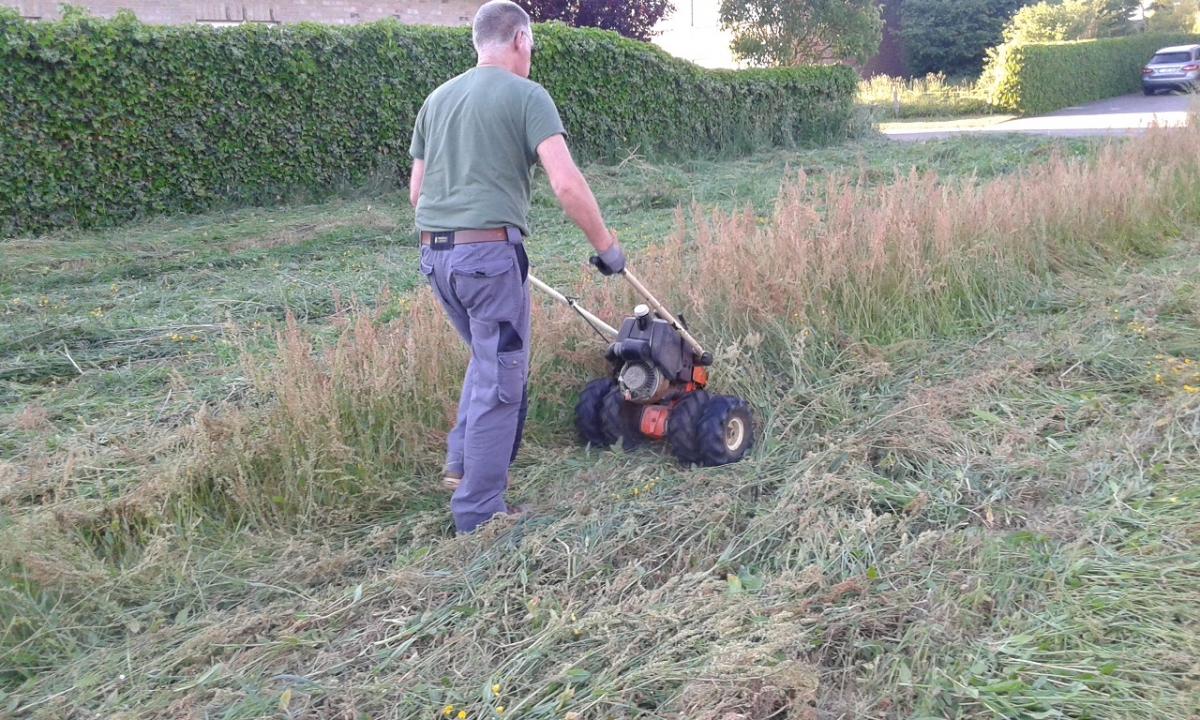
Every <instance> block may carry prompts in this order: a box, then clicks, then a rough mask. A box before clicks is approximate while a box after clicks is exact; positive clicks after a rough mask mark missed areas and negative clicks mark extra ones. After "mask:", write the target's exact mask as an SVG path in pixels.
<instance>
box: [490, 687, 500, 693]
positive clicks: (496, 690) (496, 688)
mask: <svg viewBox="0 0 1200 720" xmlns="http://www.w3.org/2000/svg"><path fill="white" fill-rule="evenodd" d="M492 692H494V693H496V694H497V695H499V694H500V686H499V685H493V686H492Z"/></svg>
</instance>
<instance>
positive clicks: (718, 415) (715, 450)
mask: <svg viewBox="0 0 1200 720" xmlns="http://www.w3.org/2000/svg"><path fill="white" fill-rule="evenodd" d="M696 442H697V449H698V450H699V454H700V460H699V462H700V463H701V464H703V465H727V464H729V463H735V462H737V461H738V460H741V459H742V457H744V456H745V454H746V451H748V450H749V449H750V447H751V446H752V445H754V414H753V413H752V412H751V411H750V406H749V405H747V404H746V401H745V400H743V399H741V398H740V397H737V396H734V395H716V396H714V397H713V398H712V399H710V400H709V401H708V402H707V403H705V405H704V410H702V411H701V413H700V419H699V420H698V421H697V423H696Z"/></svg>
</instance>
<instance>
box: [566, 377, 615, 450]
mask: <svg viewBox="0 0 1200 720" xmlns="http://www.w3.org/2000/svg"><path fill="white" fill-rule="evenodd" d="M616 386H617V383H616V382H615V381H614V380H613V379H612V378H597V379H595V380H592V381H591V382H589V383H588V384H587V385H584V386H583V391H582V392H580V393H579V402H577V403H575V429H576V430H578V431H579V439H580V440H582V441H583V442H584V444H585V445H595V446H596V447H603V448H607V447H611V446H612V444H613V443H615V442H616V441H617V438H616V436H614V435H609V434H608V432H607V431H605V429H604V422H603V420H602V419H601V414H600V410H601V406H602V404H603V402H604V398H605V396H606V395H608V394H609V393H610V392H612V390H613V389H614V388H615V387H616Z"/></svg>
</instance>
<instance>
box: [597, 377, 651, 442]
mask: <svg viewBox="0 0 1200 720" xmlns="http://www.w3.org/2000/svg"><path fill="white" fill-rule="evenodd" d="M600 424H601V425H602V426H603V427H604V432H605V434H606V435H609V436H612V437H614V438H619V439H620V440H621V447H622V448H623V449H625V450H632V449H634V448H635V447H637V446H638V445H641V444H642V440H644V439H645V438H646V436H645V435H642V408H641V406H640V405H634V404H633V403H631V402H629V401H628V400H626V399H625V398H624V397H622V395H621V388H619V387H614V388H613V389H612V390H609V391H608V394H607V395H605V396H604V400H602V401H601V402H600Z"/></svg>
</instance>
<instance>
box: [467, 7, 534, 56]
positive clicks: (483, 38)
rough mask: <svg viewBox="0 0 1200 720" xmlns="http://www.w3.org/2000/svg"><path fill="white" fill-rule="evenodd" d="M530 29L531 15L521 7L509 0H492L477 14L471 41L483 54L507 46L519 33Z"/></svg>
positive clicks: (472, 28)
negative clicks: (490, 49) (484, 51)
mask: <svg viewBox="0 0 1200 720" xmlns="http://www.w3.org/2000/svg"><path fill="white" fill-rule="evenodd" d="M528 29H529V13H527V12H525V10H524V9H523V8H522V7H521V6H520V5H518V4H516V3H515V2H509V0H491V2H488V3H484V5H483V7H481V8H479V12H477V13H475V22H474V23H473V24H472V27H471V39H472V40H474V42H475V50H476V51H477V52H482V51H483V50H486V49H489V48H495V47H499V46H502V45H507V44H508V43H510V42H512V40H513V38H515V37H516V36H517V33H518V32H520V31H521V30H528ZM530 37H532V34H531V35H530Z"/></svg>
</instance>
